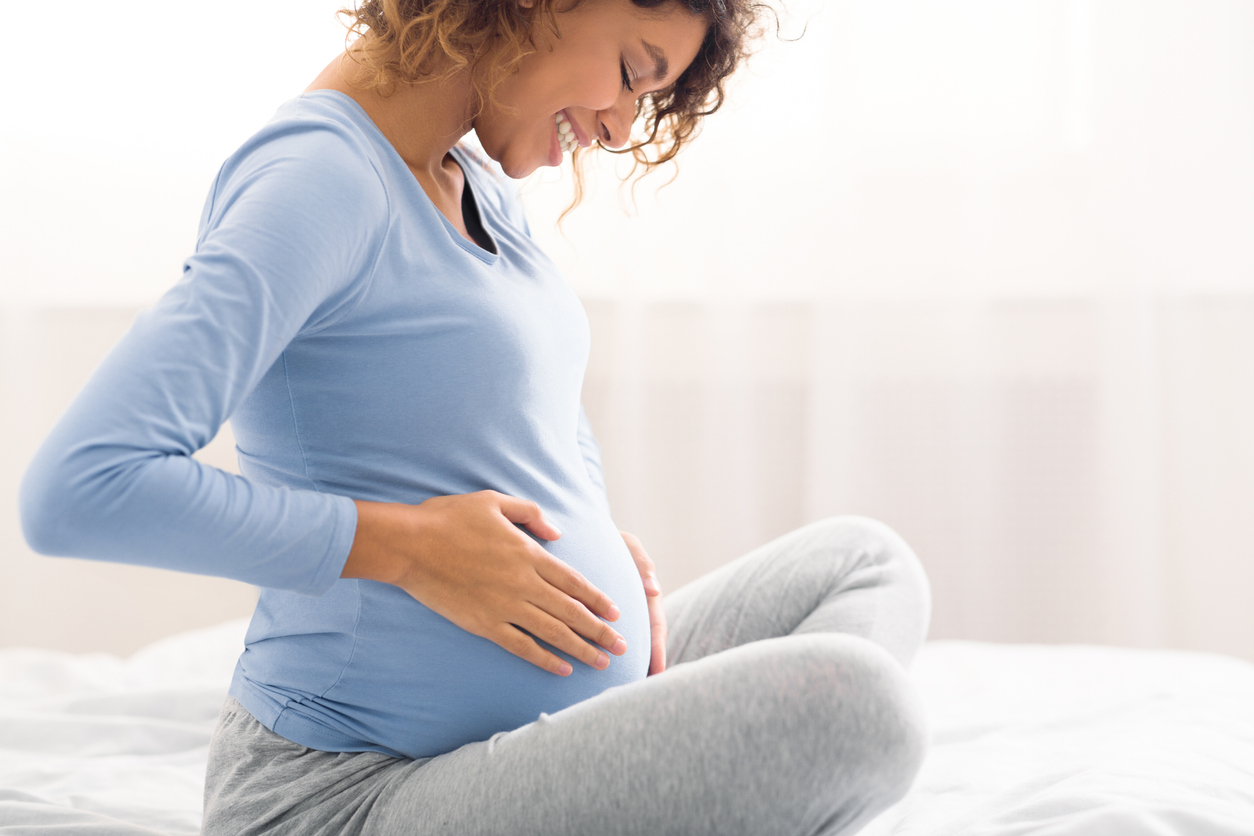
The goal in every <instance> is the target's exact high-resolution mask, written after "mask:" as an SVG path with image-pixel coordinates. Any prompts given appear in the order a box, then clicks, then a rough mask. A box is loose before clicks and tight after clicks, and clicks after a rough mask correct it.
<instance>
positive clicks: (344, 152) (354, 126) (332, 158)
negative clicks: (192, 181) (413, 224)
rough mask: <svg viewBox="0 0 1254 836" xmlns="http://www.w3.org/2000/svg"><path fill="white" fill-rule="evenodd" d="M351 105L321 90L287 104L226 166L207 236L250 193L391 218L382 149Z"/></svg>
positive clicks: (279, 203) (209, 204)
mask: <svg viewBox="0 0 1254 836" xmlns="http://www.w3.org/2000/svg"><path fill="white" fill-rule="evenodd" d="M318 94H334V95H318ZM337 97H338V98H337ZM340 99H342V100H343V101H340ZM348 104H351V105H352V106H353V107H357V105H356V103H355V102H352V100H351V99H349V98H348V97H347V96H344V95H343V94H340V93H335V92H334V91H329V90H320V91H313V92H312V93H305V94H302V95H301V96H298V97H297V98H295V99H292V100H291V101H288V102H286V103H285V104H283V105H282V106H280V107H279V109H278V110H277V111H275V113H274V116H272V117H271V118H270V120H269V121H268V122H267V123H266V124H265V125H263V126H262V127H261V128H260V129H259V130H258V131H257V132H256V133H254V134H253V135H252V136H251V137H249V138H248V139H247V140H245V141H244V143H243V144H241V145H240V147H239V148H238V149H236V150H235V152H234V153H232V154H231V155H230V156H229V157H227V159H226V160H225V161H224V162H223V163H222V167H221V168H220V169H219V171H218V175H217V177H216V178H215V179H214V182H213V186H212V188H211V189H210V193H209V197H208V200H207V201H206V204H205V211H204V213H203V215H202V218H201V234H202V236H203V234H204V233H205V231H206V230H207V229H209V228H211V227H212V226H213V225H214V223H215V220H216V219H217V218H218V217H219V216H220V215H221V214H222V212H224V211H226V210H227V209H228V208H229V207H230V206H231V205H233V204H235V203H236V202H237V201H239V200H241V199H245V198H247V197H248V196H252V197H254V198H258V197H265V198H266V199H267V200H268V201H269V202H271V203H273V204H275V206H273V207H272V208H277V209H282V208H283V206H284V205H288V206H289V207H290V208H292V209H298V210H299V209H302V208H303V209H308V208H309V207H311V206H312V205H328V206H338V207H340V208H342V209H344V210H345V212H346V213H348V214H353V215H356V216H357V217H366V218H374V217H376V216H378V218H380V219H382V218H385V217H386V215H387V214H388V209H387V207H388V204H389V202H390V201H389V199H388V194H387V185H386V181H385V179H384V177H383V174H382V161H381V159H380V155H379V149H378V147H377V143H376V142H375V141H374V140H373V138H372V137H371V136H370V134H369V131H368V130H367V126H366V125H364V124H363V123H362V120H363V119H364V120H366V122H367V123H368V122H369V119H368V117H366V116H365V114H364V112H363V113H360V114H356V113H354V112H353V111H352V109H351V108H350V107H348V106H347V105H348ZM358 109H359V108H358ZM372 207H373V209H372ZM350 210H351V211H350Z"/></svg>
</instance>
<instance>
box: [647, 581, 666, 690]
mask: <svg viewBox="0 0 1254 836" xmlns="http://www.w3.org/2000/svg"><path fill="white" fill-rule="evenodd" d="M649 636H650V638H651V640H652V646H651V648H650V653H649V676H653V675H654V674H658V673H661V672H662V671H664V670H666V611H665V610H663V609H662V597H661V595H658V597H656V598H650V599H649Z"/></svg>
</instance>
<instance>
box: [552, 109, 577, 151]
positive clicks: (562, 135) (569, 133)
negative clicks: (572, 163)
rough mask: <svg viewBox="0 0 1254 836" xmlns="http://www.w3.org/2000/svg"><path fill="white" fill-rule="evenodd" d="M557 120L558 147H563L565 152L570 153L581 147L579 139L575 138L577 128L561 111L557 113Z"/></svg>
mask: <svg viewBox="0 0 1254 836" xmlns="http://www.w3.org/2000/svg"><path fill="white" fill-rule="evenodd" d="M556 121H557V144H558V147H560V148H561V149H562V153H563V154H569V153H571V152H572V151H574V150H575V149H576V148H578V147H579V140H578V139H576V138H575V129H574V128H572V127H571V124H570V122H568V121H567V119H566V117H565V116H563V115H562V114H560V113H559V114H557V117H556Z"/></svg>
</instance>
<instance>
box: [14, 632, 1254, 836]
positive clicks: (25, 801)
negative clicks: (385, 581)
mask: <svg viewBox="0 0 1254 836" xmlns="http://www.w3.org/2000/svg"><path fill="white" fill-rule="evenodd" d="M244 627H245V622H243V621H233V622H229V623H226V624H223V625H220V626H218V627H214V628H210V629H207V630H199V631H195V632H191V633H185V634H182V635H179V636H173V637H171V638H168V639H165V640H163V641H160V642H158V643H156V644H154V645H151V646H150V647H147V648H145V649H144V650H141V651H140V652H138V653H136V654H135V655H134V656H132V657H131V658H129V659H125V660H123V659H118V658H115V657H112V656H107V655H103V654H92V655H83V656H74V655H69V654H62V653H53V652H49V651H42V650H20V649H19V650H3V651H0V834H3V836H19V834H20V835H21V836H26V834H36V833H38V834H41V836H42V834H48V833H59V832H64V831H68V830H71V829H72V830H73V832H74V833H75V834H82V835H83V836H104V834H109V836H115V835H116V836H137V834H153V833H161V834H166V836H175V835H176V834H180V835H181V834H194V833H197V832H198V830H199V825H200V804H201V795H200V793H201V780H202V779H203V776H204V764H205V755H206V752H207V747H208V743H209V735H210V732H211V731H212V729H213V725H214V722H215V720H216V717H217V713H218V708H219V706H220V705H221V702H222V698H223V696H224V692H225V687H226V682H227V680H228V678H229V676H230V671H231V669H232V667H233V666H234V664H235V658H236V656H237V655H238V653H239V649H240V647H241V646H242V637H243V632H244ZM913 675H914V677H915V679H916V680H917V682H918V684H919V686H920V688H921V689H922V692H923V695H924V698H925V699H926V701H927V704H928V708H929V711H930V714H931V718H932V725H933V746H932V750H931V752H930V754H929V756H928V759H927V761H926V763H925V765H924V767H923V771H922V773H921V774H920V776H919V779H918V781H917V782H916V784H915V787H914V789H913V790H912V791H911V793H910V794H909V795H908V796H907V797H906V798H905V799H904V800H903V801H902V802H901V803H900V804H898V805H897V806H896V807H894V808H893V809H891V810H889V811H888V812H887V813H885V814H884V815H883V816H881V817H880V818H879V819H877V820H876V821H875V822H873V823H872V824H871V825H870V827H869V828H868V829H867V830H865V831H863V832H864V833H866V834H868V835H869V836H890V834H891V836H949V834H972V835H973V836H1026V834H1032V835H1033V836H1081V834H1082V836H1238V834H1241V836H1254V665H1250V664H1248V663H1245V662H1241V661H1238V660H1235V659H1230V658H1226V657H1221V656H1211V655H1205V654H1194V653H1172V652H1165V651H1134V650H1118V649H1111V648H1099V647H1086V646H1027V645H991V644H980V643H973V642H933V643H931V644H929V645H927V646H926V647H925V648H924V651H923V653H922V654H921V656H920V658H919V660H918V661H917V662H916V665H915V668H914V671H913ZM764 836H766V834H764Z"/></svg>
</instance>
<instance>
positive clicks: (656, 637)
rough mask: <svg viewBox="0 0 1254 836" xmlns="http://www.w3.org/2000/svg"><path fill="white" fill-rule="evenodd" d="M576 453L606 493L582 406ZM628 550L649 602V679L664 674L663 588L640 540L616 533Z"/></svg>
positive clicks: (598, 449)
mask: <svg viewBox="0 0 1254 836" xmlns="http://www.w3.org/2000/svg"><path fill="white" fill-rule="evenodd" d="M579 450H580V452H581V453H582V454H583V461H584V466H585V468H586V469H587V471H588V478H589V479H591V480H592V483H593V484H594V485H595V486H596V487H597V488H598V489H599V490H600V491H601V493H602V494H604V493H605V473H604V471H603V470H602V468H601V445H600V444H598V443H597V439H596V436H595V435H593V434H592V425H591V424H590V423H589V422H588V414H587V413H586V412H585V411H584V408H583V405H582V404H580V406H579ZM618 533H619V534H621V535H622V536H623V542H625V543H626V544H627V550H628V551H630V552H631V557H632V559H633V560H634V561H636V569H638V570H639V571H640V581H641V583H643V584H644V594H645V597H646V598H647V599H648V602H649V633H650V635H651V636H652V639H653V640H652V645H653V650H652V653H651V654H650V656H649V676H652V675H653V674H655V673H661V672H662V671H664V670H666V613H665V612H663V610H662V587H661V586H660V585H659V584H658V582H657V571H656V567H655V566H654V565H653V561H652V560H650V559H649V555H648V554H647V553H646V552H645V550H644V546H642V545H640V538H638V537H637V536H636V535H634V534H630V533H628V532H626V531H619V532H618Z"/></svg>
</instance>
